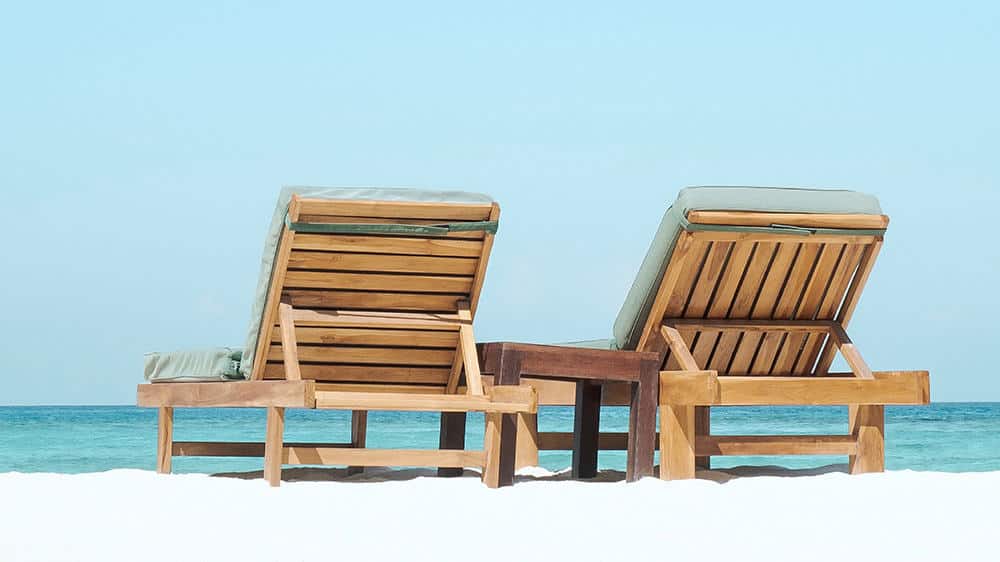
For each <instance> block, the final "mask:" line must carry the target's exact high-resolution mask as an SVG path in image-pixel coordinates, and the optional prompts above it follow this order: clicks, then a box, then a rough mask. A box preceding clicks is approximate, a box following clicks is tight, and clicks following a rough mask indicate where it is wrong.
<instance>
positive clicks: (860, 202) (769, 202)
mask: <svg viewBox="0 0 1000 562" xmlns="http://www.w3.org/2000/svg"><path fill="white" fill-rule="evenodd" d="M689 211H764V212H767V211H770V212H776V213H777V212H785V213H846V214H866V215H881V214H882V209H881V207H880V206H879V203H878V199H876V198H875V197H873V196H871V195H867V194H864V193H859V192H857V191H848V190H843V189H796V188H778V187H730V186H701V187H687V188H684V189H682V190H681V192H680V193H679V194H678V195H677V199H676V200H675V201H674V203H673V205H671V206H670V208H669V209H667V212H666V214H664V215H663V220H662V221H660V227H659V228H658V229H657V230H656V234H655V235H654V236H653V241H652V243H651V244H650V245H649V250H648V251H647V252H646V257H645V259H643V260H642V265H641V266H640V267H639V272H638V273H637V274H636V277H635V282H634V283H632V287H631V289H629V292H628V295H627V296H626V297H625V303H624V304H623V305H622V308H621V311H620V312H619V313H618V318H617V319H616V320H615V325H614V332H613V333H614V343H613V344H612V345H614V347H615V348H617V349H635V346H636V345H637V344H638V340H639V336H640V335H641V333H640V332H641V331H642V328H643V326H644V325H645V323H646V317H647V316H648V315H649V310H650V308H651V307H652V306H653V299H655V298H656V290H657V289H658V288H659V286H660V281H661V280H662V279H663V273H664V271H665V270H666V267H667V263H668V262H669V260H670V255H671V253H673V249H674V244H675V243H676V242H677V237H678V235H679V234H680V233H681V230H683V229H684V228H685V226H686V224H687V220H686V219H687V214H688V212H689Z"/></svg>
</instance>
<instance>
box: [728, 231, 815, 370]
mask: <svg viewBox="0 0 1000 562" xmlns="http://www.w3.org/2000/svg"><path fill="white" fill-rule="evenodd" d="M828 248H830V245H818V244H804V245H803V246H802V247H801V248H800V250H799V256H798V259H797V260H796V262H795V265H794V266H793V267H792V269H791V272H790V273H789V275H788V277H787V278H786V279H787V280H786V282H785V286H784V288H783V290H781V291H780V293H779V294H777V295H778V296H777V298H776V299H771V298H770V297H769V299H768V300H769V301H770V302H773V303H774V304H772V305H771V306H772V309H771V314H770V316H771V318H774V319H778V320H789V319H792V318H797V316H796V311H797V310H799V308H800V305H801V303H802V301H803V299H805V298H807V297H806V296H805V295H808V294H809V288H810V287H813V286H815V285H816V283H815V281H816V279H817V277H818V276H819V275H821V271H820V270H821V267H822V266H821V265H820V264H823V263H826V262H825V261H824V258H825V256H827V255H829V254H830V252H828V251H827V250H828ZM799 336H800V334H791V335H789V334H787V333H785V332H784V331H774V332H768V333H767V334H765V335H764V337H763V338H762V340H761V343H760V346H759V347H758V349H757V356H756V358H755V359H754V362H753V365H752V367H751V368H750V370H749V371H748V374H759V375H766V374H769V373H770V372H771V368H772V366H773V365H774V363H775V359H776V358H777V357H778V353H779V351H780V350H781V348H782V344H783V343H784V342H785V340H786V339H787V338H789V337H792V338H798V337H799ZM802 337H804V336H802Z"/></svg>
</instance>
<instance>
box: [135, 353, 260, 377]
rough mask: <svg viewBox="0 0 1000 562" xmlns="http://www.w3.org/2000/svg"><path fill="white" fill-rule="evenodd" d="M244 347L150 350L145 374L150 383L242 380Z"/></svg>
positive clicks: (146, 357)
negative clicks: (161, 351) (241, 360)
mask: <svg viewBox="0 0 1000 562" xmlns="http://www.w3.org/2000/svg"><path fill="white" fill-rule="evenodd" d="M242 355H243V350H242V349H237V348H232V347H213V348H209V349H193V350H188V351H171V352H169V353H147V354H146V355H145V369H144V375H145V377H146V380H147V381H150V382H168V381H169V382H199V381H220V380H232V379H242V378H243V375H242V374H240V357H241V356H242Z"/></svg>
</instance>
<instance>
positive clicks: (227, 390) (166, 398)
mask: <svg viewBox="0 0 1000 562" xmlns="http://www.w3.org/2000/svg"><path fill="white" fill-rule="evenodd" d="M263 363H264V362H263V361H261V364H262V365H263ZM261 372H263V369H261ZM315 388H316V387H315V383H313V382H312V381H233V382H171V383H153V384H140V385H139V387H138V391H137V397H136V404H137V405H138V406H139V407H161V406H172V407H190V408H198V407H206V408H207V407H232V408H247V407H254V406H256V407H262V406H287V407H290V408H312V407H313V393H314V391H315Z"/></svg>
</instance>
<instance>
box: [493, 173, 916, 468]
mask: <svg viewBox="0 0 1000 562" xmlns="http://www.w3.org/2000/svg"><path fill="white" fill-rule="evenodd" d="M888 223H889V219H888V217H887V216H885V215H884V214H883V213H882V211H881V208H880V206H879V203H878V201H877V200H876V199H875V198H874V197H871V196H869V195H865V194H862V193H857V192H852V191H846V190H817V189H781V188H751V187H694V188H687V189H684V190H682V191H681V192H680V194H679V195H678V197H677V200H676V202H675V203H674V204H673V205H672V206H671V207H670V209H669V210H668V211H667V213H666V214H665V215H664V218H663V220H662V222H661V224H660V227H659V229H658V231H657V233H656V235H655V237H654V239H653V242H652V244H651V246H650V249H649V251H648V252H647V255H646V258H645V260H644V261H643V263H642V266H641V267H640V270H639V273H638V274H637V276H636V279H635V282H634V284H633V285H632V288H631V289H630V291H629V293H628V295H627V297H626V299H625V303H624V304H623V306H622V309H621V312H620V313H619V315H618V318H617V320H616V321H615V325H614V336H613V338H612V339H610V340H597V341H594V342H589V343H587V344H584V346H585V347H592V348H600V350H599V351H598V350H594V349H580V346H574V347H568V346H561V347H559V346H538V345H531V344H514V343H509V342H497V343H490V344H485V345H482V346H481V348H482V350H481V353H484V354H485V355H486V356H487V359H486V361H485V363H486V365H487V369H488V370H491V369H493V367H491V365H494V364H495V365H498V366H497V367H496V368H495V369H496V370H498V371H499V370H501V369H504V368H505V369H506V370H508V371H511V375H510V376H508V380H510V381H519V382H524V383H527V384H532V385H534V386H536V388H537V390H538V392H539V397H538V399H539V404H541V405H550V404H574V403H575V405H576V416H577V419H576V423H575V430H574V434H573V435H566V434H559V433H538V431H537V425H535V424H536V421H535V420H536V418H535V416H533V415H530V414H529V415H521V416H520V418H521V420H519V423H518V426H517V434H518V435H517V450H516V452H515V451H513V450H512V449H511V450H507V449H505V454H506V455H515V454H516V456H517V463H518V465H521V464H530V463H531V462H532V461H533V460H536V459H537V454H538V453H537V451H538V449H542V450H547V449H567V448H570V447H572V448H573V452H574V462H573V468H574V473H578V475H580V476H583V477H588V476H593V475H594V474H596V470H597V451H598V449H618V450H621V449H626V448H628V450H629V460H628V464H627V466H628V478H629V479H630V480H632V479H635V478H638V477H641V476H646V475H649V474H651V473H652V455H653V453H652V451H653V444H652V443H646V440H654V439H655V437H654V435H655V428H654V427H650V426H651V425H652V419H653V417H654V416H653V414H651V413H650V412H649V411H648V410H645V411H644V410H643V406H642V403H643V402H642V400H641V398H640V397H638V396H637V394H636V391H635V389H634V388H633V391H632V394H631V397H630V395H629V392H628V390H629V389H628V387H627V385H623V384H622V383H621V382H615V381H614V380H612V379H611V378H610V377H608V375H607V373H610V372H612V371H620V373H619V378H618V380H621V379H622V378H623V377H624V376H625V375H626V374H627V371H629V370H631V371H632V378H633V380H639V379H640V378H641V377H642V376H644V375H643V371H645V370H647V367H646V365H645V359H644V358H645V356H647V355H650V354H656V355H655V357H657V359H656V362H657V365H658V367H659V369H658V370H659V371H661V372H660V373H659V389H658V396H659V404H660V426H661V427H660V429H661V431H660V434H659V436H658V440H659V445H660V449H661V468H660V476H661V477H662V478H665V479H675V478H690V477H693V476H694V474H695V467H696V465H700V466H703V467H707V466H709V460H710V457H712V456H719V455H740V456H744V455H745V456H752V455H799V454H805V455H847V456H848V457H849V459H850V462H849V464H850V471H851V472H852V473H862V472H874V471H881V470H883V469H884V435H883V433H884V432H883V423H884V419H883V412H884V406H885V405H886V404H927V403H929V400H930V394H929V375H928V373H927V372H926V371H883V372H873V371H872V370H871V368H870V367H869V366H868V365H867V364H866V363H865V361H864V359H863V358H862V356H861V354H860V352H859V351H858V348H857V347H855V345H854V344H853V343H852V342H851V340H850V339H849V338H848V336H847V333H846V328H847V325H848V323H849V322H850V320H851V316H852V315H853V313H854V310H855V307H856V306H857V304H858V300H859V299H860V297H861V293H862V290H863V288H864V285H865V283H866V281H867V280H868V277H869V275H870V273H871V271H872V268H873V266H874V264H875V258H876V256H877V255H878V253H879V250H880V248H881V246H882V240H883V235H884V233H885V230H886V227H887V226H888ZM615 350H618V351H617V353H619V354H620V353H622V352H626V353H625V354H624V355H621V356H616V351H615ZM838 351H839V352H840V353H841V354H842V355H843V357H844V358H845V359H846V361H847V364H848V365H849V366H850V369H851V370H850V372H848V373H831V372H830V368H831V365H832V363H833V360H834V356H835V354H836V353H837V352H838ZM505 352H506V353H507V354H509V355H510V358H509V359H507V360H506V361H501V358H502V357H503V354H504V353H505ZM628 352H631V355H629V353H628ZM616 357H618V358H616ZM529 361H530V364H529ZM501 363H506V364H507V366H506V367H503V366H501ZM599 364H603V366H601V367H598V365H599ZM629 365H631V366H629ZM574 370H575V371H578V373H577V374H576V376H574V375H573V371H574ZM591 371H601V373H591ZM522 372H523V375H524V376H523V377H520V376H519V375H520V374H521V373H522ZM566 379H570V380H573V379H575V380H576V382H564V381H565V380H566ZM602 379H603V380H602ZM594 381H599V382H600V383H601V385H602V388H597V389H594V388H593V386H592V384H593V382H594ZM574 388H575V389H576V392H575V394H574ZM602 390H603V392H602ZM601 404H604V405H629V404H631V406H632V416H631V419H632V423H631V424H630V431H629V433H628V434H621V433H600V432H599V425H598V424H599V411H600V409H599V406H600V405H601ZM737 405H740V406H771V405H847V406H849V429H850V432H849V433H848V434H846V435H808V436H805V435H804V436H795V435H781V436H758V435H753V436H749V435H742V436H741V435H726V436H721V435H712V434H711V431H710V412H711V410H710V408H711V407H712V406H737ZM505 431H507V430H506V429H505ZM509 441H510V439H509V438H505V439H503V442H505V443H506V442H509ZM633 457H634V458H633ZM522 459H528V460H522ZM508 462H509V461H508ZM501 478H506V477H505V476H501Z"/></svg>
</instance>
